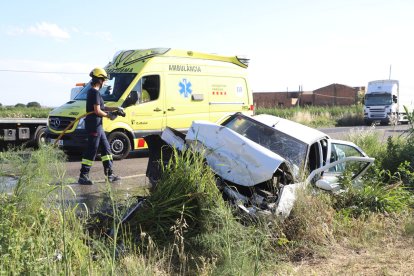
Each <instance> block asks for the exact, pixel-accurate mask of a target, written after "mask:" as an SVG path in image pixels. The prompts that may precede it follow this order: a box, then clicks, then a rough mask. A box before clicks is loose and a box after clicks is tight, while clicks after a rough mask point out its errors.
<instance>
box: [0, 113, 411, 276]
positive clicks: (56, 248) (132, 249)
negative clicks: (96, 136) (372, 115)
mask: <svg viewBox="0 0 414 276" xmlns="http://www.w3.org/2000/svg"><path fill="white" fill-rule="evenodd" d="M412 123H413V121H411V123H410V126H411V127H412V126H413V125H412ZM348 138H349V140H351V141H353V142H355V143H357V144H358V145H359V146H361V147H362V148H363V149H364V151H366V152H367V153H368V154H369V155H370V156H373V157H375V158H376V161H375V163H374V165H373V166H372V167H371V168H370V169H369V170H368V171H367V173H366V174H365V177H363V179H362V180H361V181H362V183H361V185H359V186H353V185H351V182H350V176H349V175H348V174H345V175H344V176H343V178H342V179H341V185H342V186H343V188H345V189H344V192H343V193H341V194H339V195H333V194H328V193H325V192H319V193H315V192H309V191H304V192H303V193H301V194H299V199H298V200H297V202H296V205H295V207H294V209H293V212H292V213H291V215H290V216H289V217H288V218H287V219H285V220H284V221H280V220H279V219H278V218H276V217H264V218H260V219H256V220H254V221H253V220H249V219H248V218H241V217H240V216H238V215H235V214H236V212H235V210H234V209H232V207H230V206H228V205H227V204H226V202H224V201H223V200H222V197H221V193H220V191H219V190H218V189H217V187H216V184H215V178H214V174H213V173H212V172H211V170H210V169H209V168H208V166H206V165H205V163H204V160H203V158H202V157H201V156H199V155H197V154H192V153H191V152H190V151H188V152H185V153H184V154H178V153H175V154H174V158H173V161H172V162H170V163H169V164H168V165H167V166H166V168H165V171H164V174H163V176H162V178H161V180H160V182H159V183H158V185H157V186H156V187H155V189H154V190H153V191H151V193H150V195H149V196H148V197H147V198H146V199H145V200H144V201H142V203H141V205H140V206H141V208H140V209H138V211H136V212H135V213H133V214H132V215H131V216H129V217H128V219H126V221H124V223H122V221H123V219H124V217H125V214H127V213H128V211H129V210H130V207H131V206H135V204H136V202H137V200H135V201H128V202H124V201H120V200H118V199H117V198H116V197H115V196H114V194H113V192H112V190H111V186H110V185H109V184H108V185H107V187H106V189H107V195H108V198H109V202H110V203H111V208H109V209H103V210H102V211H101V213H95V214H91V213H89V212H87V208H85V206H82V205H76V204H73V203H72V204H69V202H74V201H75V200H70V199H71V198H72V197H75V196H76V195H74V193H73V191H72V190H71V188H70V185H67V184H66V182H67V179H66V177H65V170H64V163H63V162H64V160H65V158H64V155H63V154H62V152H61V151H59V150H57V149H55V148H51V147H44V148H42V149H40V150H37V151H33V152H31V153H24V152H20V151H19V150H15V151H8V152H1V153H0V179H2V180H0V187H4V186H5V185H3V184H4V183H1V181H4V180H3V179H6V178H5V177H7V179H11V178H10V177H12V178H13V179H15V181H17V184H16V187H15V188H14V189H13V190H12V192H11V193H7V192H2V189H1V188H0V217H1V218H2V219H1V220H0V272H1V274H52V275H55V274H65V275H75V274H76V275H78V274H79V275H85V274H92V275H107V274H111V275H131V274H132V275H279V274H282V275H286V274H293V275H298V274H305V275H309V274H310V275H315V274H316V275H319V274H331V275H333V274H364V275H367V274H370V275H378V274H380V275H381V274H385V275H388V274H398V275H404V274H406V275H409V274H411V272H412V271H413V269H414V262H413V259H412V252H413V247H414V215H413V211H414V200H413V193H414V189H413V188H414V186H413V185H414V184H413V183H414V170H413V166H414V160H413V157H412V152H413V147H414V136H413V135H412V132H407V134H405V136H404V137H396V138H390V139H389V140H388V141H387V142H386V144H381V143H380V142H379V137H377V136H376V133H375V132H374V131H368V132H359V131H354V132H352V133H350V134H349V137H348ZM68 198H69V200H68ZM384 249H385V250H384Z"/></svg>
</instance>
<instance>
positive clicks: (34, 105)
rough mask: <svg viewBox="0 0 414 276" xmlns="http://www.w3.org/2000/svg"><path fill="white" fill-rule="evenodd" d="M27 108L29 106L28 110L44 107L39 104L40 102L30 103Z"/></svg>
mask: <svg viewBox="0 0 414 276" xmlns="http://www.w3.org/2000/svg"><path fill="white" fill-rule="evenodd" d="M26 106H27V107H28V108H33V107H36V108H41V107H42V106H41V105H40V103H38V102H28V103H27V105H26Z"/></svg>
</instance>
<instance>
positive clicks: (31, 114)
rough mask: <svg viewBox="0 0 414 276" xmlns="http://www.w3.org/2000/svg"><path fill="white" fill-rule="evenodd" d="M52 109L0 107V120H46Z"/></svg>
mask: <svg viewBox="0 0 414 276" xmlns="http://www.w3.org/2000/svg"><path fill="white" fill-rule="evenodd" d="M50 111H52V108H37V107H4V106H2V107H0V118H47V116H48V115H49V112H50Z"/></svg>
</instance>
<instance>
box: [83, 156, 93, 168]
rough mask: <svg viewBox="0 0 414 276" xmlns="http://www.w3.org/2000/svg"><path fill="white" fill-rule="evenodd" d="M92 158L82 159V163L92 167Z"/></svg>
mask: <svg viewBox="0 0 414 276" xmlns="http://www.w3.org/2000/svg"><path fill="white" fill-rule="evenodd" d="M92 163H93V161H92V160H88V159H84V158H83V159H82V165H86V166H91V167H92Z"/></svg>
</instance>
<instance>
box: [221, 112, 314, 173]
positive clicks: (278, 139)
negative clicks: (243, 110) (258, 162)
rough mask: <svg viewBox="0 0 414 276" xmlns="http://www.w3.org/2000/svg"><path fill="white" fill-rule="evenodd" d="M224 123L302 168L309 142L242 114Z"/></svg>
mask: <svg viewBox="0 0 414 276" xmlns="http://www.w3.org/2000/svg"><path fill="white" fill-rule="evenodd" d="M223 125H224V126H226V127H228V128H230V129H231V130H233V131H235V132H237V133H239V134H240V135H243V136H244V137H246V138H248V139H250V140H252V141H254V142H256V143H257V144H259V145H261V146H263V147H265V148H267V149H269V150H271V151H273V152H274V153H276V154H278V155H280V156H281V157H283V158H284V159H286V160H287V161H289V162H290V163H291V164H292V165H294V166H295V167H297V169H299V168H302V167H303V164H304V163H305V161H306V154H307V148H308V147H307V144H305V143H303V142H301V141H299V140H297V139H296V138H293V137H292V136H290V135H287V134H286V133H283V132H281V131H278V130H276V129H274V128H272V127H269V126H267V125H264V124H262V123H259V122H257V121H254V120H251V119H249V118H248V117H245V116H240V115H239V116H235V117H232V118H230V119H229V120H227V121H226V122H224V123H223Z"/></svg>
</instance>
